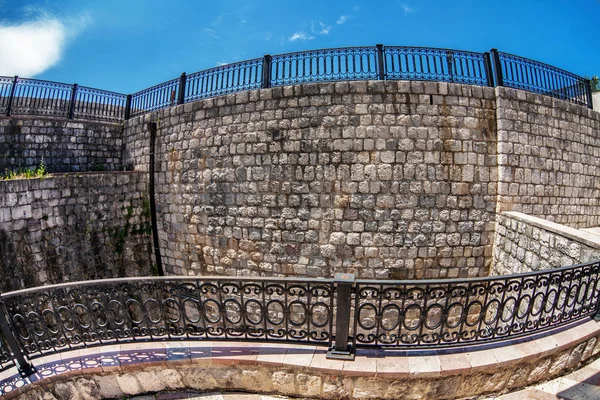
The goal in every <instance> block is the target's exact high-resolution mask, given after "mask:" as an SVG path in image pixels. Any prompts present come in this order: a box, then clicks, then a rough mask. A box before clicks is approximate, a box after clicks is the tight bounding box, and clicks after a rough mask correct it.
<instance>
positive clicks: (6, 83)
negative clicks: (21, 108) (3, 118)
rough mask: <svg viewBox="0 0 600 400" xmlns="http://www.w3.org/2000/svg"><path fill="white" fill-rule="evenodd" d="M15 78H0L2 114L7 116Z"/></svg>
mask: <svg viewBox="0 0 600 400" xmlns="http://www.w3.org/2000/svg"><path fill="white" fill-rule="evenodd" d="M13 80H14V78H10V77H8V76H0V114H1V115H6V113H7V110H8V102H9V99H10V97H11V91H12V86H13Z"/></svg>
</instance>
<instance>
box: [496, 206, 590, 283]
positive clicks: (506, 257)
mask: <svg viewBox="0 0 600 400" xmlns="http://www.w3.org/2000/svg"><path fill="white" fill-rule="evenodd" d="M496 220H497V222H498V226H497V228H496V237H495V246H494V262H493V263H492V271H491V275H506V274H515V273H520V272H532V271H539V270H545V269H551V268H558V267H565V266H569V265H574V264H579V263H583V262H587V261H593V260H598V259H600V235H596V234H593V233H590V232H585V231H581V230H577V229H573V228H569V227H568V226H564V225H560V224H557V223H554V222H550V221H547V220H545V219H541V218H537V217H533V216H530V215H525V214H522V213H520V212H504V213H501V214H498V215H497V217H496Z"/></svg>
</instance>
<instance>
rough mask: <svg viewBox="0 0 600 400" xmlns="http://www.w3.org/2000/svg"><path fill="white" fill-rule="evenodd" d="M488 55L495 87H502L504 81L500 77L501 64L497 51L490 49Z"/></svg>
mask: <svg viewBox="0 0 600 400" xmlns="http://www.w3.org/2000/svg"><path fill="white" fill-rule="evenodd" d="M490 54H491V55H492V61H493V63H494V78H495V80H496V86H504V79H503V77H502V63H501V62H500V55H499V54H498V50H497V49H491V50H490Z"/></svg>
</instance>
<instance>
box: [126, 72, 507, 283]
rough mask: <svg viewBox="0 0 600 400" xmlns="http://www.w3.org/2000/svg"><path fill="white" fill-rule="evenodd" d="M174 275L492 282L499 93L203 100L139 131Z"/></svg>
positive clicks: (402, 89) (339, 89) (132, 151)
mask: <svg viewBox="0 0 600 400" xmlns="http://www.w3.org/2000/svg"><path fill="white" fill-rule="evenodd" d="M148 120H157V121H158V122H159V130H158V137H157V151H156V152H157V155H156V157H157V168H158V170H159V172H158V174H159V175H158V185H157V191H158V197H157V202H158V204H159V223H160V228H161V230H162V234H161V246H162V247H163V255H164V260H163V261H166V264H167V265H166V270H167V271H168V272H170V273H173V274H189V273H202V274H229V275H235V274H244V275H259V274H260V275H298V276H306V275H308V276H330V275H332V274H333V273H335V272H341V271H345V272H355V273H357V274H358V276H359V277H369V278H437V277H466V276H481V275H486V274H487V273H488V270H489V261H490V256H491V245H492V242H493V240H492V234H493V227H494V225H493V221H494V217H495V207H496V176H497V166H496V157H495V154H496V147H497V144H496V114H495V99H494V90H493V89H492V88H482V87H477V86H469V85H460V84H447V83H436V82H431V83H423V82H396V81H386V82H379V81H377V82H376V81H369V82H340V83H323V84H306V85H298V86H291V87H283V88H281V87H280V88H272V89H268V90H261V91H258V90H256V91H249V92H243V93H238V94H235V95H229V96H224V97H219V98H215V99H208V100H202V101H198V102H196V103H193V104H186V105H185V106H179V107H175V108H172V109H170V110H165V111H161V112H158V113H157V114H153V115H147V116H145V117H140V118H136V119H133V120H131V121H129V122H128V124H127V126H126V135H127V137H126V138H125V141H126V157H127V156H128V157H129V159H128V160H127V162H133V164H134V166H135V168H136V169H147V159H148V158H147V154H148V152H147V151H146V149H144V147H143V144H144V143H148V142H147V137H148V133H147V131H146V127H145V124H144V122H145V121H148Z"/></svg>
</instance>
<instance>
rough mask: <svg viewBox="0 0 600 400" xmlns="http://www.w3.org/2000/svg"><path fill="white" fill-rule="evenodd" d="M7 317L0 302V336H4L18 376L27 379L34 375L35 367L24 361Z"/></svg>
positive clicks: (4, 307)
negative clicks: (14, 361)
mask: <svg viewBox="0 0 600 400" xmlns="http://www.w3.org/2000/svg"><path fill="white" fill-rule="evenodd" d="M7 315H8V313H7V312H6V305H5V304H4V302H2V304H1V305H0V329H1V330H2V336H4V340H5V341H6V342H5V343H6V345H7V346H8V350H9V351H10V352H11V353H12V355H13V357H14V358H15V360H16V362H17V363H16V364H17V369H18V370H19V374H21V376H22V377H27V376H29V375H32V374H34V373H35V372H36V370H35V367H34V366H33V365H32V364H31V363H30V362H29V361H27V359H25V355H23V351H22V350H21V347H20V346H19V344H18V343H17V339H15V336H14V334H13V330H12V329H10V325H11V323H10V320H9V319H8V316H7Z"/></svg>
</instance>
